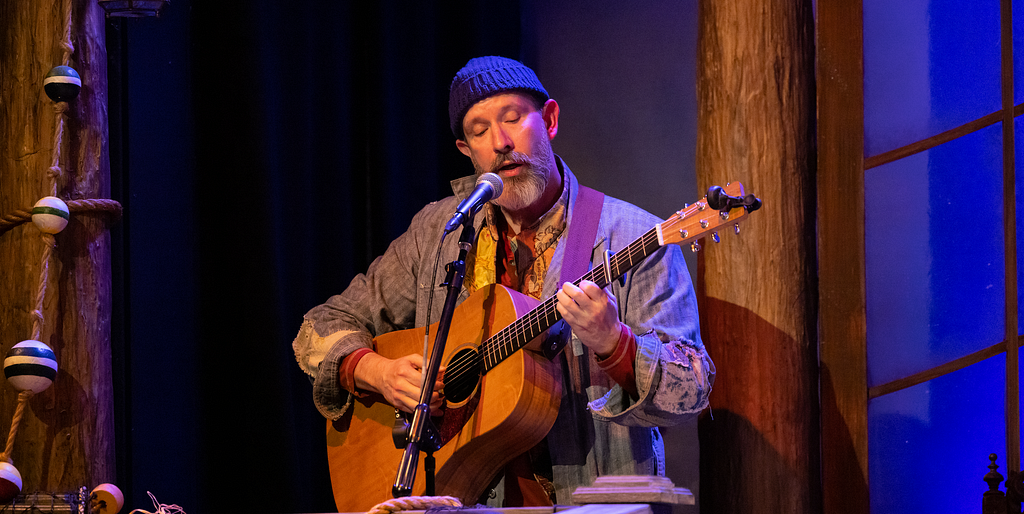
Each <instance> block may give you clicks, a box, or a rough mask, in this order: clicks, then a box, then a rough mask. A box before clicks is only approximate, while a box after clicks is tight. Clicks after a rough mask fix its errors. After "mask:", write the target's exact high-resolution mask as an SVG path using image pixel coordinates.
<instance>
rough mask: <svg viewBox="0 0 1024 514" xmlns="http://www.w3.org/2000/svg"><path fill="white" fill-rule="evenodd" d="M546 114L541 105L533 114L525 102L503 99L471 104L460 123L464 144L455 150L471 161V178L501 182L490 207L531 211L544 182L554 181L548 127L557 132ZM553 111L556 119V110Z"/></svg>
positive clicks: (516, 96)
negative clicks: (496, 178) (488, 175)
mask: <svg viewBox="0 0 1024 514" xmlns="http://www.w3.org/2000/svg"><path fill="white" fill-rule="evenodd" d="M549 102H551V103H552V104H553V103H554V102H552V101H550V100H549ZM551 109H552V108H551V107H547V104H546V106H545V107H544V108H541V109H540V110H538V109H537V106H536V102H535V100H533V99H532V98H530V97H529V96H526V95H523V94H519V93H504V94H498V95H494V96H491V97H488V98H485V99H483V100H481V101H479V102H477V103H476V104H474V105H473V106H472V107H470V109H469V111H467V112H466V117H465V118H463V121H462V126H463V130H464V131H465V134H466V139H465V141H462V140H459V141H457V142H456V144H457V146H458V147H459V150H460V151H461V152H462V153H463V154H465V155H467V156H468V157H469V158H470V159H471V160H472V161H473V167H474V168H475V169H476V173H477V175H480V174H483V173H487V172H491V173H496V174H498V175H499V176H501V179H502V181H503V182H504V186H505V187H504V192H503V193H502V194H501V196H500V197H499V198H498V199H497V200H495V201H494V203H496V204H498V205H499V206H501V207H503V208H505V209H508V210H510V211H521V210H523V209H525V208H526V207H528V206H531V205H533V203H534V202H536V201H538V200H539V199H540V198H541V196H542V194H543V193H544V189H545V187H546V186H547V184H548V181H550V180H558V176H559V175H558V168H557V167H556V165H555V157H554V153H553V152H552V151H551V138H553V137H554V134H555V130H554V129H553V128H552V125H553V126H554V127H555V128H557V122H555V123H553V124H552V122H551V119H550V117H551V115H550V113H549V112H548V111H550V110H551ZM553 109H554V111H555V116H556V117H557V104H555V106H554V108H553Z"/></svg>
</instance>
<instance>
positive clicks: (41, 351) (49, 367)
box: [4, 339, 57, 394]
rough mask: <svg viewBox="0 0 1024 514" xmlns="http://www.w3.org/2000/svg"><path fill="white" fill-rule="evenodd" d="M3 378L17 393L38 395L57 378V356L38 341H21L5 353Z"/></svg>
mask: <svg viewBox="0 0 1024 514" xmlns="http://www.w3.org/2000/svg"><path fill="white" fill-rule="evenodd" d="M4 376H5V377H7V381H8V382H10V383H11V385H12V386H14V388H15V389H17V390H18V391H32V392H33V393H36V394H39V393H41V392H43V391H45V390H46V388H48V387H50V384H52V383H53V379H54V378H56V377H57V356H56V355H54V353H53V350H51V349H50V347H49V346H46V345H45V344H44V343H42V342H40V341H34V340H32V339H28V340H25V341H22V342H20V343H18V344H16V345H14V346H13V347H12V348H11V351H9V352H7V357H6V358H5V359H4Z"/></svg>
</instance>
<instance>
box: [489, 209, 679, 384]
mask: <svg viewBox="0 0 1024 514" xmlns="http://www.w3.org/2000/svg"><path fill="white" fill-rule="evenodd" d="M660 247H661V245H660V244H659V243H658V233H657V228H652V229H651V230H649V231H647V232H646V233H644V235H642V236H640V237H639V238H637V239H636V240H635V241H633V242H632V243H630V244H628V245H626V247H625V248H623V249H622V250H620V251H619V252H618V253H616V254H613V255H612V256H611V258H610V259H609V260H608V264H609V267H610V269H611V271H612V273H611V274H610V275H611V278H612V279H616V278H619V277H621V276H622V275H623V274H624V273H625V272H627V271H629V270H630V269H632V268H633V266H635V265H636V264H637V263H639V262H640V261H642V260H643V259H645V258H647V256H649V255H650V254H651V253H653V252H654V251H655V250H657V249H658V248H660ZM604 266H605V264H604V263H603V262H602V263H600V264H599V265H597V266H595V267H593V268H591V269H590V270H589V271H587V273H585V274H584V275H583V276H582V277H580V278H579V279H578V280H576V281H575V282H573V284H575V285H576V286H579V285H580V282H582V281H584V280H589V281H591V282H594V283H595V284H597V285H598V286H599V287H607V286H608V285H609V284H608V281H607V279H606V277H607V275H606V274H605V268H604ZM557 305H558V298H557V297H556V296H550V297H548V298H547V299H545V300H544V301H542V302H541V303H540V304H539V305H537V306H536V307H534V308H533V310H531V311H530V312H528V313H526V314H525V315H524V316H523V317H522V318H520V319H518V320H516V321H515V322H513V323H511V324H510V325H508V326H507V327H505V328H503V329H501V330H499V331H498V332H497V333H496V334H494V335H492V336H491V337H490V338H489V339H487V340H486V341H484V342H483V343H481V345H480V351H481V353H482V356H483V373H487V372H488V371H490V370H491V369H493V368H494V367H495V366H497V365H498V364H500V363H501V362H502V361H504V360H505V359H506V358H508V357H509V356H510V355H512V354H513V353H515V352H517V351H519V349H521V348H523V347H524V346H526V344H527V343H529V342H530V341H532V340H533V339H535V338H536V337H537V336H539V335H540V334H541V333H542V332H544V331H545V330H547V329H548V328H549V327H551V326H552V325H554V324H555V323H557V322H558V321H559V320H560V319H562V316H561V315H560V314H559V313H558V309H557V308H556V307H557Z"/></svg>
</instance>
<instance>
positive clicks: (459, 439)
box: [327, 182, 760, 512]
mask: <svg viewBox="0 0 1024 514" xmlns="http://www.w3.org/2000/svg"><path fill="white" fill-rule="evenodd" d="M758 207H760V200H757V199H756V198H754V196H753V195H746V196H744V194H743V186H742V184H740V183H738V182H733V183H731V184H727V185H726V186H725V188H719V187H712V188H711V189H710V190H709V191H708V195H707V196H705V197H704V198H703V199H702V200H701V201H698V202H697V203H695V204H693V205H687V206H686V207H684V208H683V209H682V210H680V211H678V212H676V213H675V214H674V215H673V216H671V217H670V218H668V219H667V220H665V221H664V222H662V223H659V224H658V225H656V226H655V227H653V228H652V229H650V230H649V231H647V232H646V233H645V234H644V235H642V236H640V237H639V238H638V239H636V240H635V241H633V242H632V243H630V244H629V245H627V246H626V248H624V249H622V250H620V251H619V252H618V253H615V254H614V255H611V256H610V257H609V259H608V260H607V261H606V262H607V264H605V263H602V264H601V265H599V266H596V267H594V268H593V269H591V270H590V271H589V272H588V273H587V274H585V275H584V276H583V277H581V278H580V279H579V280H577V281H576V282H575V283H576V284H577V285H579V283H580V281H582V280H590V281H592V282H595V283H596V284H597V285H598V286H600V287H605V286H606V285H608V283H609V282H610V281H613V280H615V279H618V278H619V277H620V276H622V275H623V274H624V273H625V272H626V271H628V270H629V269H631V268H632V267H633V266H635V265H637V264H639V263H640V261H642V260H643V259H645V258H646V257H647V256H648V255H650V254H652V253H653V252H654V251H656V250H657V249H659V248H661V247H662V246H665V245H668V244H679V245H683V244H687V243H690V244H692V245H693V250H694V251H696V250H698V249H699V246H698V243H697V239H700V238H701V237H703V236H705V235H706V234H709V233H710V234H712V236H713V238H714V239H715V241H718V230H719V229H722V228H728V227H735V229H736V231H737V232H738V231H739V223H740V222H741V221H744V220H745V217H746V215H747V214H748V213H749V212H750V211H753V210H755V209H757V208H758ZM606 268H607V271H606ZM556 304H557V299H556V297H555V296H551V297H549V298H547V299H546V300H544V301H542V302H539V301H537V300H535V299H533V298H531V297H528V296H525V295H522V294H519V293H517V292H515V291H512V290H510V289H507V288H505V287H503V286H500V285H492V286H489V287H486V288H483V289H480V290H478V291H476V292H475V293H473V294H472V295H470V296H469V298H467V299H466V300H465V301H464V302H463V303H462V304H460V305H459V306H458V307H457V308H456V309H455V313H454V318H453V321H452V324H451V328H450V331H449V334H448V342H447V344H446V345H445V351H444V353H445V355H444V358H443V359H442V363H443V364H444V365H445V374H444V394H445V398H446V399H447V406H446V408H445V409H444V413H443V415H442V416H439V417H435V418H434V424H435V426H436V427H437V431H438V435H439V437H440V443H441V448H440V449H439V450H438V451H437V452H435V453H434V458H435V460H436V465H437V472H436V489H437V491H436V492H437V494H439V495H448V496H455V497H457V498H460V499H462V500H463V501H464V502H473V501H475V500H477V499H478V498H479V497H480V495H481V494H483V493H484V491H485V490H486V489H487V487H488V486H489V485H490V482H491V480H492V479H493V478H494V476H495V475H496V474H497V473H498V472H499V471H500V470H501V469H502V468H503V467H504V466H505V464H507V463H508V462H509V461H510V460H512V458H514V457H516V456H517V455H520V454H522V453H524V452H526V451H527V450H529V449H530V448H532V447H533V446H535V445H536V444H537V443H539V442H540V441H541V440H542V439H543V438H544V437H545V436H546V435H547V433H548V431H549V430H550V429H551V427H552V426H553V425H554V422H555V417H556V416H557V414H558V406H559V401H560V399H561V381H560V379H559V370H558V365H557V363H556V362H557V361H553V360H551V359H552V358H553V357H554V356H555V355H556V354H557V350H560V349H561V345H560V344H559V343H555V344H554V345H551V346H548V347H546V348H538V343H539V342H540V341H544V339H543V338H541V337H540V336H541V335H542V334H544V333H545V332H546V331H547V330H548V329H549V328H550V327H551V326H552V325H554V324H555V323H557V322H558V321H559V320H560V319H561V315H559V314H558V311H557V310H556V308H555V306H556ZM436 326H437V324H436V323H435V324H434V325H432V326H431V333H432V334H433V333H436ZM424 334H425V328H424V327H420V328H414V329H410V330H401V331H396V332H391V333H388V334H383V335H381V336H378V337H376V338H375V339H374V342H375V344H376V348H377V351H378V353H380V354H381V355H383V356H384V357H388V358H391V359H395V358H399V357H403V356H406V355H410V354H412V353H421V352H422V351H423V346H422V345H423V339H424ZM535 340H537V341H538V343H534V344H532V345H530V347H529V348H526V350H525V351H519V350H521V349H523V348H524V347H526V346H527V345H528V344H530V343H531V342H534V341H535ZM548 344H549V343H547V342H544V343H543V345H548ZM544 350H547V351H544ZM424 360H426V359H424ZM397 415H398V414H397V411H396V410H395V409H394V407H392V406H391V405H389V404H388V403H386V402H385V400H384V398H383V397H382V396H380V395H376V394H371V395H368V396H366V397H364V398H356V399H355V403H354V404H353V406H352V408H350V409H349V410H348V411H347V412H346V413H345V414H344V415H343V416H342V417H341V418H339V419H338V420H337V421H333V422H331V421H328V423H327V457H328V463H329V465H330V472H331V483H332V486H333V489H334V499H335V503H336V504H337V507H338V512H365V511H367V510H369V509H370V508H371V507H373V506H374V505H376V504H378V503H380V502H383V501H385V500H388V499H390V498H391V486H392V484H393V483H394V481H395V475H396V470H397V468H398V465H399V463H400V461H401V460H402V454H403V449H404V444H403V445H402V448H403V449H399V448H396V445H395V441H394V440H393V438H392V427H393V426H394V425H395V420H396V417H397ZM423 459H424V456H423V455H422V454H421V455H420V462H419V463H418V466H417V475H416V480H415V484H414V486H413V495H422V494H423V491H424V490H425V480H424V463H423Z"/></svg>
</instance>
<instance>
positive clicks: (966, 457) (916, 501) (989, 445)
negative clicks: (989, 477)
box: [868, 354, 1006, 514]
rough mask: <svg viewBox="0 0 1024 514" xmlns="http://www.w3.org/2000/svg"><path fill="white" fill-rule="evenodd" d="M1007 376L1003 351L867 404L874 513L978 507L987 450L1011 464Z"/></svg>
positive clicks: (909, 513)
mask: <svg viewBox="0 0 1024 514" xmlns="http://www.w3.org/2000/svg"><path fill="white" fill-rule="evenodd" d="M1005 377H1006V354H1000V355H997V356H995V357H992V358H990V359H987V360H985V361H982V362H980V363H978V364H975V365H973V366H970V367H968V368H965V369H962V370H960V371H956V372H954V373H951V374H949V375H944V376H941V377H939V378H936V379H934V380H931V381H929V382H925V383H924V384H920V385H917V386H914V387H911V388H907V389H904V390H901V391H897V392H895V393H891V394H887V395H885V396H881V397H878V398H875V399H873V400H871V401H870V402H869V403H868V441H869V443H868V463H869V464H868V474H869V477H868V480H869V483H870V484H871V512H873V513H886V514H919V513H921V512H928V513H931V514H946V513H949V514H954V513H955V514H961V513H964V512H979V509H980V508H981V493H982V492H983V491H985V490H986V486H985V483H984V482H983V481H982V480H981V479H982V477H983V476H984V475H985V473H987V472H988V467H987V466H988V464H989V460H988V455H989V454H990V453H995V454H997V455H999V456H1000V461H1001V462H1003V463H1004V464H1005V455H1006V437H1005V434H1006V432H1005V423H1006V420H1005V412H1006V406H1005V398H1006V389H1005V387H1006V386H1005ZM1004 476H1005V471H1004Z"/></svg>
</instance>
